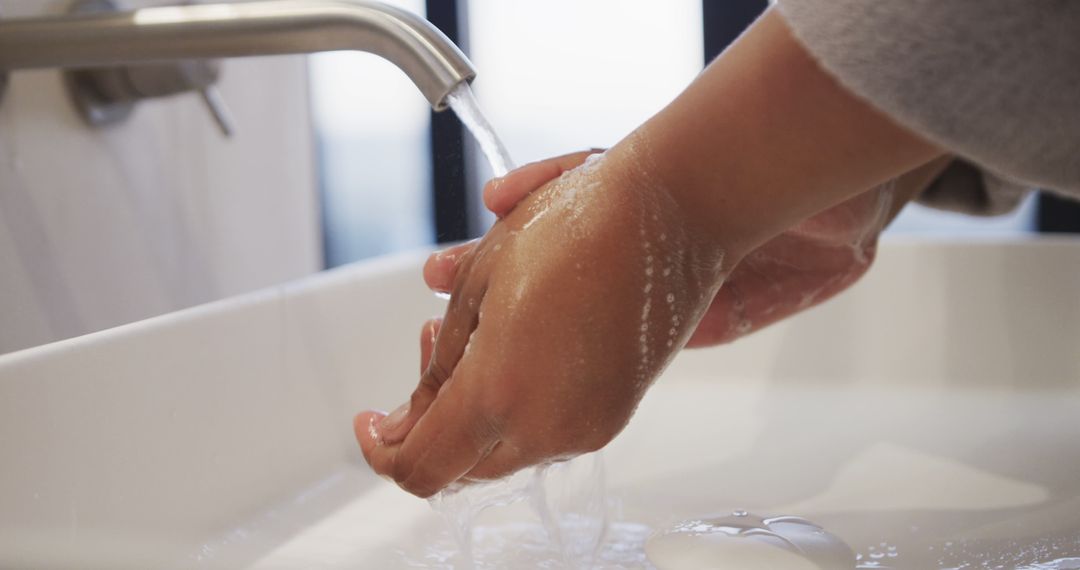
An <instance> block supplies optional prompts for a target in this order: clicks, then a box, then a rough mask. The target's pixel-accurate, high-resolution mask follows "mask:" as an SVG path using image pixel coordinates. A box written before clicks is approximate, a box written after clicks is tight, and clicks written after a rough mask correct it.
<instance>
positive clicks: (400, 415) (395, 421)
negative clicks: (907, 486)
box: [379, 404, 409, 434]
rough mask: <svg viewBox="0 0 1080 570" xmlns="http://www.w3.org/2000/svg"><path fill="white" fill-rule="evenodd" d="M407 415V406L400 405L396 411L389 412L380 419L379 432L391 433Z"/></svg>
mask: <svg viewBox="0 0 1080 570" xmlns="http://www.w3.org/2000/svg"><path fill="white" fill-rule="evenodd" d="M407 415H409V404H402V405H400V406H398V408H397V409H396V410H394V411H392V412H390V415H388V416H386V417H385V418H383V419H382V421H381V422H379V431H380V432H383V433H384V434H385V432H388V431H393V430H394V428H396V427H398V426H399V425H401V422H402V421H403V420H404V419H405V416H407Z"/></svg>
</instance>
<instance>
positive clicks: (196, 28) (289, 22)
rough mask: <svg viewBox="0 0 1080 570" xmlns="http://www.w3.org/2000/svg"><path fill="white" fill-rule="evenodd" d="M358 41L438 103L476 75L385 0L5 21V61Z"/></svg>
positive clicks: (344, 46) (304, 0) (123, 58)
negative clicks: (395, 67)
mask: <svg viewBox="0 0 1080 570" xmlns="http://www.w3.org/2000/svg"><path fill="white" fill-rule="evenodd" d="M338 50H358V51H365V52H370V53H373V54H376V55H379V56H381V57H383V58H385V59H387V60H389V61H390V62H392V63H393V64H395V65H397V66H398V67H399V68H401V70H402V71H404V72H405V74H406V75H408V76H409V78H410V79H412V81H413V83H415V84H416V86H417V87H418V88H419V89H420V92H421V93H423V95H424V97H426V98H427V100H428V101H429V102H430V103H431V106H432V107H433V108H434V109H435V110H437V111H441V110H443V109H445V108H446V106H447V104H446V96H447V95H448V94H449V93H450V92H451V91H452V90H453V89H454V87H456V86H458V85H460V84H461V83H462V82H468V81H472V79H473V78H474V77H475V76H476V72H475V71H474V69H473V66H472V64H471V63H470V62H469V60H468V59H467V58H466V57H465V55H464V54H462V53H461V51H460V50H459V49H458V48H457V46H455V45H454V44H453V42H451V41H450V40H449V39H448V38H447V37H446V36H445V35H443V34H442V32H440V31H439V30H438V29H437V28H435V27H434V26H433V25H431V24H430V23H429V22H427V21H426V20H424V19H423V18H421V17H419V16H417V15H415V14H412V13H410V12H407V11H405V10H401V9H399V8H395V7H392V6H388V5H386V4H383V3H380V2H366V1H346V0H270V1H263V2H250V3H236V4H201V5H186V6H168V7H154V8H142V9H138V10H133V11H128V12H112V13H90V14H71V15H67V16H56V17H53V16H50V17H42V18H26V19H12V20H6V21H4V20H0V70H3V71H11V70H18V69H33V68H50V67H58V68H67V69H75V68H102V67H110V66H111V67H117V66H121V65H126V64H136V63H138V64H143V63H163V62H173V61H186V60H201V59H210V58H226V57H244V56H258V55H276V54H293V53H312V52H321V51H338Z"/></svg>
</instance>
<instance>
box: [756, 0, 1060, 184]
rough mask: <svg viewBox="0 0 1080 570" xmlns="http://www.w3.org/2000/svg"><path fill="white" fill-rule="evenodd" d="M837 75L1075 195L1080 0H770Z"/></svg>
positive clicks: (985, 161)
mask: <svg viewBox="0 0 1080 570" xmlns="http://www.w3.org/2000/svg"><path fill="white" fill-rule="evenodd" d="M776 4H777V7H778V9H779V10H780V13H781V15H782V16H783V17H784V19H785V21H786V22H787V24H788V26H789V27H790V29H791V30H792V33H793V34H794V36H795V37H796V39H797V40H798V41H799V42H800V43H802V44H803V46H804V47H805V48H806V49H807V51H808V52H809V53H810V55H811V56H812V57H813V58H814V59H816V60H817V61H818V63H819V64H820V65H821V66H822V68H823V69H825V71H826V72H828V73H829V74H831V75H832V76H833V77H834V78H835V79H836V80H837V81H838V82H839V83H840V84H841V85H843V86H844V87H845V88H846V89H848V90H849V91H850V92H852V93H853V94H855V95H856V96H858V97H860V98H862V99H864V100H866V101H867V102H869V104H870V105H872V106H874V107H875V108H877V109H879V110H880V111H882V112H883V113H884V114H886V115H888V116H889V117H891V118H892V119H893V120H895V121H896V122H897V123H898V124H900V125H902V126H904V127H906V128H908V129H909V130H911V131H913V132H915V133H918V134H919V135H921V136H923V137H924V138H926V139H927V140H929V141H931V142H932V143H934V144H936V145H938V146H940V147H941V148H943V149H944V150H947V151H948V152H950V153H951V154H955V155H957V156H960V157H962V158H964V159H966V160H967V161H968V162H970V163H973V164H975V165H978V166H979V167H980V168H982V169H984V170H989V171H991V172H994V173H997V174H998V175H999V176H1000V177H1001V178H1005V179H1008V180H1013V181H1016V182H1018V183H1019V184H1020V185H1022V186H1026V187H1032V186H1035V187H1042V188H1050V189H1057V190H1061V191H1064V192H1066V193H1070V194H1073V195H1080V153H1077V149H1078V148H1080V108H1078V106H1077V104H1076V93H1080V65H1077V63H1076V62H1077V61H1080V34H1077V32H1076V30H1078V29H1080V2H1052V1H1048V0H1024V1H1023V2H1017V1H1016V0H948V1H942V0H904V1H902V2H896V1H894V0H777V2H776Z"/></svg>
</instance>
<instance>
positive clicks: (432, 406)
mask: <svg viewBox="0 0 1080 570" xmlns="http://www.w3.org/2000/svg"><path fill="white" fill-rule="evenodd" d="M579 162H580V161H579ZM628 162H633V160H632V159H630V158H629V157H626V156H623V157H619V156H607V157H604V158H602V159H596V160H595V161H593V162H590V163H589V164H587V165H584V166H583V167H581V168H579V169H577V170H575V171H573V172H569V173H567V174H566V175H564V176H562V177H560V178H556V179H554V180H551V181H550V182H548V183H547V184H545V185H543V186H542V187H541V188H539V189H538V190H536V191H535V192H533V193H531V194H530V195H529V196H527V197H524V199H523V201H522V202H521V204H519V205H518V207H516V208H514V209H513V211H512V212H509V213H508V214H507V215H506V216H505V217H503V218H502V219H501V220H500V221H499V222H498V223H497V224H496V225H495V226H494V227H493V228H492V229H491V230H490V231H489V232H488V234H487V235H486V236H485V237H484V238H483V239H482V240H480V241H479V242H477V243H476V244H474V245H473V246H472V247H470V248H469V249H468V251H462V252H461V254H460V255H459V256H458V257H457V263H456V264H455V270H454V272H453V273H454V275H453V279H452V285H451V284H450V282H449V281H448V282H447V287H446V289H447V290H450V291H451V292H452V296H451V300H450V303H449V306H448V309H447V312H446V316H445V318H444V320H443V321H442V322H441V323H438V322H429V323H428V324H427V325H425V332H424V334H423V336H422V341H421V342H422V353H423V357H424V359H425V360H430V362H429V364H428V365H427V366H426V368H425V369H424V372H423V374H422V378H421V381H420V385H419V387H418V388H417V389H416V390H415V392H414V393H413V395H412V397H411V399H410V402H409V404H408V406H407V407H405V408H403V409H402V410H401V411H399V412H396V413H393V414H391V415H390V416H389V417H386V418H384V417H382V416H381V414H377V413H373V412H368V413H365V414H361V415H360V416H358V417H357V419H356V425H355V427H356V433H357V438H358V439H359V441H360V444H361V448H362V450H363V452H364V455H365V457H366V458H367V460H368V462H369V463H370V464H371V466H372V468H373V469H374V470H375V471H376V472H377V473H379V474H382V475H386V476H388V477H390V478H392V479H393V480H394V481H396V482H398V483H399V484H400V485H401V486H402V487H403V488H405V489H406V490H408V491H409V492H411V493H413V494H416V495H419V496H428V495H431V494H433V493H434V492H436V491H438V490H439V489H441V488H443V487H444V486H446V485H447V484H449V483H451V482H454V481H457V480H459V479H461V478H465V479H493V478H497V477H500V476H504V475H506V474H509V473H511V472H513V471H516V470H518V469H520V468H522V467H525V466H528V465H533V464H536V463H540V462H543V461H551V460H558V459H562V458H568V457H571V456H574V455H578V454H581V453H585V452H589V451H593V450H596V449H599V448H600V447H602V446H603V445H605V444H606V443H608V442H609V441H610V440H611V439H612V438H614V437H615V435H616V434H617V433H618V432H619V431H620V430H622V428H623V427H624V426H625V425H626V422H627V421H628V420H629V418H630V415H631V414H632V413H633V411H634V409H635V407H636V406H637V404H638V401H639V400H640V398H641V397H642V395H643V393H644V391H645V389H646V388H647V387H648V386H649V384H650V383H651V382H652V380H653V379H655V377H656V376H657V375H658V374H659V372H660V371H661V370H662V369H663V367H664V366H665V365H666V364H667V362H668V361H669V359H670V357H671V355H672V354H674V353H675V352H676V351H677V350H678V349H679V348H681V347H682V346H683V344H684V343H685V342H686V341H687V340H688V339H689V336H690V332H691V331H692V330H693V329H692V327H693V324H694V323H695V322H696V321H697V320H698V319H699V318H700V316H701V315H702V313H703V312H704V310H705V308H706V307H707V306H708V303H709V301H710V300H711V299H712V297H713V294H714V293H715V288H716V286H717V284H718V283H719V280H720V279H721V273H722V271H723V265H722V262H723V261H724V260H723V254H722V248H720V247H718V245H717V244H713V243H709V242H707V241H705V240H703V239H702V238H701V237H700V236H696V235H691V234H689V233H688V232H687V231H685V230H684V229H683V225H684V224H682V222H681V218H682V214H681V213H680V212H679V210H678V207H677V206H676V205H675V204H674V203H673V202H672V201H671V199H670V198H669V197H668V196H667V195H666V193H665V192H664V191H663V190H662V189H659V188H655V187H650V186H648V185H643V184H641V183H640V181H638V180H635V179H634V178H633V177H631V176H625V175H623V173H625V172H629V170H628V169H627V168H625V165H626V164H627V163H628ZM549 178H550V177H549ZM429 269H430V268H429ZM429 274H430V272H429ZM436 335H437V342H435V343H434V348H432V342H433V339H434V338H435V337H436Z"/></svg>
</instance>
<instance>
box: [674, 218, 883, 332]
mask: <svg viewBox="0 0 1080 570" xmlns="http://www.w3.org/2000/svg"><path fill="white" fill-rule="evenodd" d="M797 242H798V240H797V239H795V238H792V237H791V236H780V237H778V238H774V240H773V241H771V242H769V243H768V244H766V246H764V247H763V248H762V249H760V250H758V251H755V252H754V253H753V254H751V255H750V256H749V257H748V258H747V259H744V260H743V261H742V263H740V264H739V265H738V266H736V268H735V270H734V271H733V272H732V274H731V277H730V278H728V280H727V282H725V283H724V285H723V286H722V287H721V288H720V290H719V291H718V292H717V293H716V296H715V297H714V298H713V300H712V303H711V304H710V305H709V309H708V310H707V311H706V312H705V315H704V316H703V317H702V319H701V321H700V322H699V323H698V325H697V328H696V329H695V330H694V334H693V335H691V337H690V340H689V341H688V342H687V345H686V346H687V348H697V347H703V346H713V345H717V344H723V343H727V342H732V341H734V340H736V339H738V338H740V337H743V336H746V335H748V334H750V333H752V332H754V331H757V330H760V329H762V328H764V327H766V326H768V325H770V324H773V323H775V322H778V321H781V320H783V319H786V318H788V317H790V316H792V315H795V314H797V313H800V312H802V311H804V310H806V309H809V308H810V307H813V306H816V305H818V304H820V303H822V302H824V301H826V300H828V299H829V298H831V297H833V296H834V295H836V294H837V293H840V292H841V291H843V290H844V289H847V288H848V287H850V286H851V285H852V284H854V283H855V282H856V281H858V280H859V278H860V277H862V275H863V274H864V273H865V272H866V270H867V269H868V268H869V264H870V262H871V261H872V260H873V256H874V253H875V249H874V248H872V247H871V248H870V249H868V250H866V251H865V252H864V255H865V256H866V261H865V262H860V261H858V260H857V259H856V258H855V257H854V256H853V255H852V253H851V250H850V248H848V247H842V248H835V247H819V246H814V247H812V248H810V249H804V250H799V251H798V253H799V255H797V256H791V255H788V256H787V257H784V254H785V253H787V254H790V253H792V251H789V248H791V247H795V246H794V245H792V244H795V243H797ZM773 253H775V254H776V255H777V257H774V256H773V255H771V254H773ZM796 258H797V259H799V261H800V263H798V264H796V263H794V262H793V260H794V259H796Z"/></svg>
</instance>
